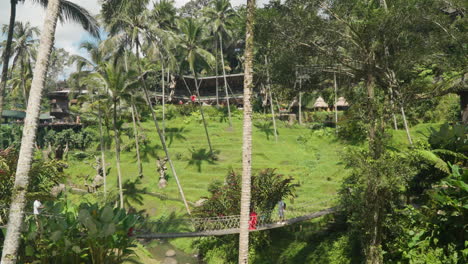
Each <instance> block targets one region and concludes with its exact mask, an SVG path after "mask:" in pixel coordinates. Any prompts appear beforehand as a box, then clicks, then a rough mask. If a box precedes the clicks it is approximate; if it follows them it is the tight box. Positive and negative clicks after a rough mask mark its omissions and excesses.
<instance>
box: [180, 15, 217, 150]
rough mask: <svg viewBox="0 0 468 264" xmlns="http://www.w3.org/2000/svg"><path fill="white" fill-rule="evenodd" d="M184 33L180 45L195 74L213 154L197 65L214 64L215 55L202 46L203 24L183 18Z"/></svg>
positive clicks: (208, 139) (202, 113)
mask: <svg viewBox="0 0 468 264" xmlns="http://www.w3.org/2000/svg"><path fill="white" fill-rule="evenodd" d="M179 28H180V31H181V33H182V35H181V36H180V38H179V47H180V50H181V51H182V54H183V55H182V57H183V58H184V62H185V64H186V66H188V68H189V70H190V71H191V72H192V74H193V78H194V81H195V89H196V93H197V98H198V104H199V106H200V114H201V116H202V120H203V126H204V128H205V134H206V139H207V141H208V146H209V148H210V153H211V155H213V147H212V146H211V141H210V135H209V133H208V127H207V125H206V120H205V114H204V112H203V106H202V103H201V101H200V90H199V85H198V80H197V77H198V75H197V71H196V69H195V67H196V66H200V65H201V66H209V65H211V64H212V62H213V60H214V57H213V55H212V54H211V53H209V52H208V51H207V50H205V49H203V48H202V46H201V41H202V39H201V37H202V26H201V25H200V24H198V23H196V22H195V20H193V19H192V18H187V19H182V20H181V21H180V24H179Z"/></svg>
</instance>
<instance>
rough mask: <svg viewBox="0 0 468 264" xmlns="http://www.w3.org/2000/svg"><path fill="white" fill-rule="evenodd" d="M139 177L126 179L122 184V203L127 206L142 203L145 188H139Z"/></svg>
mask: <svg viewBox="0 0 468 264" xmlns="http://www.w3.org/2000/svg"><path fill="white" fill-rule="evenodd" d="M140 184H141V179H140V178H137V179H135V180H133V181H132V180H126V181H125V182H124V183H123V185H122V188H123V195H124V203H125V205H126V206H127V207H133V206H132V204H138V205H143V200H144V198H143V194H145V193H146V192H147V188H146V187H143V188H139V185H140Z"/></svg>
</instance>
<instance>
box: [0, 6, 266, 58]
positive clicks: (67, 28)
mask: <svg viewBox="0 0 468 264" xmlns="http://www.w3.org/2000/svg"><path fill="white" fill-rule="evenodd" d="M70 1H71V2H75V3H77V4H79V5H81V6H82V7H84V8H86V9H87V10H88V11H89V12H90V13H91V14H93V15H96V14H98V13H99V10H100V4H99V2H100V1H99V0H70ZM187 2H189V0H175V3H176V6H177V7H181V6H183V5H184V4H185V3H187ZM266 2H268V0H257V4H260V5H263V4H264V3H266ZM231 3H232V5H233V6H239V5H242V4H245V3H246V0H231ZM44 16H45V10H44V9H43V8H42V7H41V6H39V5H38V4H34V1H31V0H26V1H25V2H24V3H20V4H18V6H17V9H16V21H22V22H30V23H31V24H32V25H33V26H37V27H39V28H40V29H41V28H42V24H43V23H44ZM9 17H10V0H0V25H3V24H8V22H9ZM5 38H6V36H1V37H0V39H5ZM90 38H91V36H90V35H89V34H88V33H86V32H85V31H84V30H83V29H82V28H81V27H80V26H79V25H77V24H75V23H70V22H69V23H65V24H61V23H60V22H59V23H58V25H57V30H56V33H55V47H58V48H64V49H65V50H67V51H68V52H70V53H71V54H78V55H82V56H86V54H84V51H83V50H80V49H79V46H80V43H81V42H83V41H85V40H88V39H90Z"/></svg>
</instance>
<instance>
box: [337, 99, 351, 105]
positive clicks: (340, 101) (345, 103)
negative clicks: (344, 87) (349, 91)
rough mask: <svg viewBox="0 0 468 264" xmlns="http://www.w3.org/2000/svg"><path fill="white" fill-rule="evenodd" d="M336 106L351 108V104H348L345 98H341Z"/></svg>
mask: <svg viewBox="0 0 468 264" xmlns="http://www.w3.org/2000/svg"><path fill="white" fill-rule="evenodd" d="M336 106H341V107H345V106H349V104H348V102H346V99H345V98H344V97H340V98H338V101H337V102H336Z"/></svg>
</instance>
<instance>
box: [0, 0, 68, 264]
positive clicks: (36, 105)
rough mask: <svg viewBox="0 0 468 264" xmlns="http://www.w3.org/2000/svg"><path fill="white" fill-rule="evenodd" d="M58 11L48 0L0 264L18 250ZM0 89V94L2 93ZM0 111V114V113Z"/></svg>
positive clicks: (56, 2) (10, 263)
mask: <svg viewBox="0 0 468 264" xmlns="http://www.w3.org/2000/svg"><path fill="white" fill-rule="evenodd" d="M59 11H60V1H59V0H51V1H49V5H48V6H47V12H46V20H45V23H44V28H43V31H42V34H41V41H40V44H39V49H38V55H37V59H36V67H35V68H34V75H33V81H32V85H31V91H30V96H29V103H28V108H27V109H26V118H25V120H24V127H23V137H22V139H21V149H20V152H19V158H18V164H19V166H18V168H17V170H16V175H15V184H14V186H13V189H12V193H13V195H12V198H11V200H12V202H11V204H10V215H9V219H10V221H9V222H8V228H7V234H6V236H5V241H4V245H3V251H2V259H1V263H4V264H14V263H16V261H17V256H18V248H19V244H20V230H21V225H22V223H23V217H24V207H25V203H26V193H27V190H28V185H29V183H30V177H29V172H30V169H31V163H32V158H33V149H34V143H35V138H36V133H37V123H38V120H39V114H40V112H39V111H40V104H41V98H42V90H43V89H44V80H45V77H46V74H47V66H48V63H49V57H50V53H51V52H52V46H53V39H54V34H55V28H56V25H57V20H58V17H59ZM2 92H3V91H1V88H0V93H2ZM0 98H1V99H0V110H1V104H2V103H3V96H0ZM0 112H1V111H0Z"/></svg>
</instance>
